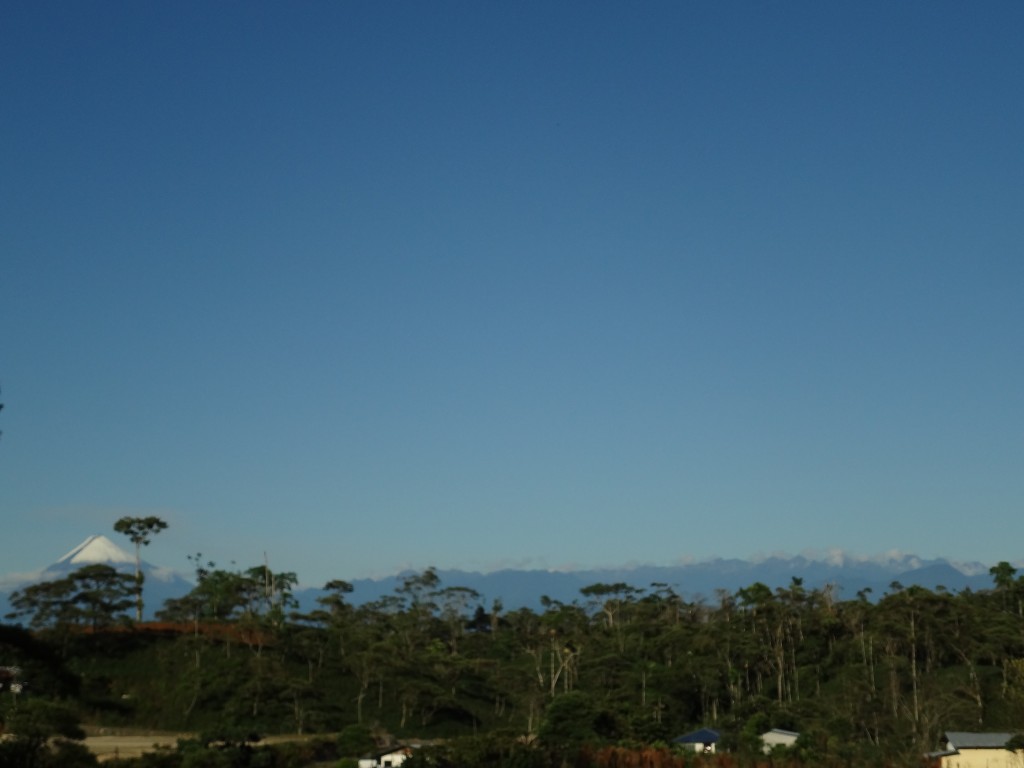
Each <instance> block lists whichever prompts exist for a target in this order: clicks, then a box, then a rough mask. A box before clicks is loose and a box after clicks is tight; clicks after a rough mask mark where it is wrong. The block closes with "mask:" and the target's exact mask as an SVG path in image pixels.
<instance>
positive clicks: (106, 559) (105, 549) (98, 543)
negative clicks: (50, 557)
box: [56, 536, 135, 567]
mask: <svg viewBox="0 0 1024 768" xmlns="http://www.w3.org/2000/svg"><path fill="white" fill-rule="evenodd" d="M62 563H67V564H69V565H75V566H79V567H80V566H83V565H92V564H93V563H106V564H108V565H121V564H122V563H130V564H131V565H133V566H134V565H135V557H134V556H133V555H132V554H131V553H130V552H125V551H124V550H123V549H121V548H120V547H119V546H117V544H115V543H114V542H112V541H111V540H110V539H108V538H107V537H106V536H90V537H89V538H87V539H86V540H85V541H83V542H82V543H81V544H79V545H78V546H77V547H75V548H74V549H72V550H71V551H70V552H68V553H67V554H66V555H64V557H62V558H61V559H60V560H58V561H57V563H56V565H60V564H62Z"/></svg>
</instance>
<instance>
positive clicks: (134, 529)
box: [114, 515, 167, 621]
mask: <svg viewBox="0 0 1024 768" xmlns="http://www.w3.org/2000/svg"><path fill="white" fill-rule="evenodd" d="M166 527H167V523H165V522H164V521H163V520H161V519H160V518H159V517H155V516H153V515H150V516H149V517H122V518H121V519H120V520H118V521H117V522H116V523H114V530H115V531H116V532H117V533H123V534H124V535H125V536H127V537H128V538H129V539H131V541H132V544H134V545H135V600H136V602H135V620H136V621H142V555H141V549H142V547H144V546H146V547H148V546H149V540H150V537H151V536H154V535H155V534H157V533H160V531H162V530H164V529H165V528H166Z"/></svg>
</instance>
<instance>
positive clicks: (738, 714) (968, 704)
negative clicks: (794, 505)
mask: <svg viewBox="0 0 1024 768" xmlns="http://www.w3.org/2000/svg"><path fill="white" fill-rule="evenodd" d="M197 562H199V559H198V556H197ZM993 577H994V579H996V582H997V583H996V586H995V587H994V588H993V589H992V590H991V591H986V592H978V593H971V592H965V593H963V594H957V595H953V594H949V593H946V592H944V591H943V590H936V591H930V590H926V589H922V588H920V587H914V586H910V587H902V586H900V587H898V588H897V587H896V586H894V587H893V588H892V590H891V591H890V592H889V593H887V594H886V595H885V596H883V597H882V598H881V599H880V600H878V602H876V603H873V602H870V601H869V600H868V599H867V595H866V594H865V595H859V596H857V598H856V599H853V600H846V601H840V600H838V599H836V596H835V595H834V594H833V593H832V592H831V591H830V590H817V589H808V588H805V587H804V585H803V584H802V582H800V580H799V579H793V581H792V583H791V584H789V585H788V586H786V587H785V588H780V589H775V590H772V589H770V588H768V587H767V586H765V585H764V584H753V585H751V586H749V587H746V588H744V589H741V590H738V591H737V592H736V593H735V594H729V593H725V592H723V593H720V594H718V595H716V599H715V601H714V602H704V601H694V602H688V601H687V600H685V599H684V598H683V597H682V596H681V595H679V594H678V593H677V592H676V591H675V590H673V589H672V588H670V587H668V586H667V585H663V584H657V585H652V588H651V590H650V591H646V590H640V589H635V588H632V587H628V586H626V585H624V584H597V585H593V586H592V587H586V588H584V589H583V590H581V599H582V600H583V603H582V604H581V603H576V602H573V603H568V604H566V603H561V602H559V601H554V600H548V599H544V600H542V601H541V606H542V608H541V610H540V611H539V612H534V611H531V610H528V609H519V610H516V611H511V612H504V611H503V609H502V606H501V604H500V602H497V601H495V602H493V603H491V608H490V610H488V609H487V607H486V606H485V603H484V599H483V597H481V596H479V595H477V594H476V593H474V592H472V591H471V590H465V589H460V588H458V587H447V586H443V585H441V584H440V583H439V579H438V577H437V574H436V572H435V571H434V570H433V569H428V570H427V571H426V572H424V573H422V574H415V575H412V576H409V577H407V578H406V579H405V581H404V582H403V583H402V584H401V586H400V587H399V588H398V590H396V593H395V594H394V595H392V596H390V597H388V598H385V599H382V600H380V601H377V602H376V603H373V604H368V605H359V606H354V605H352V604H351V603H350V602H349V601H348V599H347V597H348V595H349V592H350V585H348V584H347V583H345V582H342V581H333V582H331V583H329V584H328V594H327V595H326V596H325V597H324V598H323V599H322V600H321V601H320V605H319V606H318V607H317V609H316V610H314V611H312V612H310V613H308V614H302V615H300V614H296V613H289V610H290V609H292V608H293V604H292V600H291V597H290V590H291V588H292V586H293V585H294V583H295V581H296V577H295V575H294V574H291V573H281V574H275V573H272V572H270V571H269V569H267V568H265V567H263V566H259V567H256V568H250V569H247V570H241V571H236V572H227V571H220V570H217V569H216V568H215V567H214V566H213V564H212V563H211V564H209V565H208V566H202V567H200V568H199V572H198V582H197V586H196V589H195V590H193V593H192V594H191V595H190V596H188V597H187V598H184V599H183V600H181V601H175V603H174V604H171V605H169V606H166V608H165V612H164V614H163V615H164V616H165V618H166V619H168V620H174V623H172V624H168V625H166V626H164V627H162V628H159V629H158V628H157V627H155V626H153V625H145V626H140V627H135V628H121V627H118V626H117V625H116V624H112V623H106V624H103V623H97V624H96V625H95V627H96V628H95V630H91V629H89V624H90V622H85V621H78V622H73V623H68V624H67V626H65V627H64V630H63V631H62V632H57V631H56V629H55V628H54V627H44V628H42V629H41V631H40V632H39V633H38V634H37V635H35V636H32V635H29V634H28V633H25V632H23V631H22V632H20V633H19V632H18V631H15V630H11V631H10V633H8V634H7V635H4V634H0V650H2V649H4V648H7V649H8V650H7V652H8V653H9V654H10V655H12V656H14V657H15V660H14V662H8V663H17V664H20V665H21V666H23V667H25V669H26V670H28V669H30V668H31V669H32V674H33V675H34V676H38V679H40V680H44V681H47V683H46V685H47V686H50V687H54V688H55V687H56V682H55V681H56V680H57V679H58V676H57V672H56V671H51V670H48V668H47V664H46V663H44V662H43V659H48V660H49V661H50V662H52V661H54V660H55V659H58V658H59V653H63V654H65V656H66V664H67V668H68V670H70V672H72V673H74V674H75V675H76V676H77V679H78V680H79V682H80V685H79V688H78V689H77V693H76V703H77V705H78V706H79V707H80V711H81V713H82V714H83V716H85V717H87V718H89V719H90V720H91V721H93V722H96V723H106V724H118V725H133V726H136V727H148V728H158V729H165V730H181V731H188V732H193V733H204V732H208V733H209V735H211V738H212V736H214V735H216V736H218V737H219V738H218V739H216V740H212V741H211V740H210V739H207V740H206V741H207V743H206V744H204V743H203V742H202V741H200V742H197V743H195V744H192V745H190V746H188V748H187V749H184V750H183V751H182V752H181V754H180V755H179V758H180V760H181V761H182V763H184V761H186V760H187V761H191V763H192V764H194V765H203V764H210V765H216V764H218V763H221V762H223V761H224V760H225V759H227V758H226V757H225V755H227V754H228V753H230V755H232V756H233V757H232V758H231V759H237V760H243V759H244V760H248V761H249V762H250V763H251V762H252V760H257V759H258V760H264V761H268V760H282V759H284V758H282V757H280V755H279V753H273V754H274V755H276V756H274V757H270V756H268V755H270V754H271V753H269V752H266V751H265V748H264V746H263V745H262V744H253V743H251V742H246V740H245V739H243V738H241V737H240V735H241V736H244V735H246V734H248V733H249V732H253V731H255V732H257V733H261V734H273V733H320V734H339V733H340V734H341V736H337V737H334V736H332V737H331V738H330V739H328V741H329V743H330V744H331V745H332V749H333V750H334V751H335V752H336V753H337V755H340V756H345V757H355V756H357V755H360V754H365V753H367V752H371V751H373V747H374V746H375V745H377V744H386V743H393V742H394V741H399V742H402V741H406V740H408V741H412V740H417V739H431V738H433V739H440V738H443V739H444V740H445V746H444V747H443V748H437V749H432V750H427V751H423V752H421V753H417V756H416V757H415V758H414V759H415V760H416V761H419V762H429V763H430V764H432V765H437V766H443V765H447V764H451V765H460V766H471V765H485V764H486V765H489V766H492V765H502V766H504V765H522V766H524V768H541V766H542V764H543V765H547V764H557V765H561V761H562V760H563V759H567V758H568V757H570V756H573V759H576V758H577V757H578V758H579V760H581V761H586V760H598V759H599V756H600V755H605V756H607V759H609V760H613V759H614V760H618V761H623V760H627V756H628V755H630V754H635V751H636V750H640V749H646V748H647V747H648V746H649V745H651V744H656V743H661V744H667V743H669V742H670V741H671V739H672V738H673V737H675V736H678V735H680V734H681V733H684V732H686V731H689V730H693V729H695V728H698V727H703V726H707V727H713V728H715V729H717V730H719V731H720V732H721V733H722V741H721V743H720V746H721V747H722V748H723V749H727V750H729V751H730V752H731V754H733V755H735V756H736V757H737V759H740V758H742V759H745V760H748V761H749V762H751V763H753V762H755V761H758V760H761V759H763V755H762V754H761V752H760V734H761V733H763V732H764V731H765V730H767V729H769V728H771V727H780V728H786V729H788V730H794V731H798V732H800V733H801V734H802V737H801V741H800V743H799V745H798V747H797V748H794V749H793V750H790V752H791V753H792V754H789V753H787V754H786V755H773V756H772V760H773V761H775V762H776V763H777V764H778V763H779V762H780V761H783V760H796V759H801V760H805V761H810V762H814V763H815V764H819V763H820V764H823V765H828V764H835V763H839V762H844V761H845V762H846V763H848V764H865V765H867V764H874V763H876V762H878V761H880V760H882V759H883V758H884V759H886V760H889V761H890V762H908V763H909V762H913V761H914V760H916V759H917V756H919V755H921V754H922V753H924V752H926V751H929V750H932V749H935V748H936V747H937V746H938V744H939V739H940V736H941V733H942V731H944V730H1008V731H1014V730H1016V729H1017V728H1018V727H1019V722H1020V718H1021V716H1024V616H1022V614H1021V611H1020V605H1019V601H1018V599H1017V598H1018V595H1021V594H1024V588H1022V585H1021V581H1020V578H1019V577H1017V576H1016V574H1015V571H1013V570H1012V569H1007V568H1000V569H998V571H997V572H994V573H993ZM59 610H60V606H59V605H56V606H54V612H53V613H51V614H49V615H50V616H51V617H53V616H56V615H58V613H59ZM5 637H6V638H8V642H7V644H6V646H5V645H4V638H5ZM47 643H53V646H52V648H53V649H59V652H58V651H56V650H51V649H50V648H51V646H48V645H47ZM43 649H47V650H45V652H44V651H43ZM0 663H3V662H2V661H0ZM58 667H59V665H56V664H54V665H53V669H54V670H56V669H57V668H58ZM67 689H68V688H67V686H65V690H67ZM52 692H53V693H56V690H53V691H52ZM0 695H2V692H0ZM239 729H241V730H239ZM212 744H220V748H214V747H213V746H211V745H212ZM613 748H618V749H623V750H625V751H622V752H615V751H609V750H613ZM294 749H295V750H298V749H299V748H298V747H295V748H294ZM630 750H634V752H630ZM286 751H287V750H286ZM660 754H661V753H657V755H660ZM657 755H654V753H652V756H651V759H654V758H655V757H657ZM243 756H244V757H243ZM588 756H589V757H588ZM684 757H685V756H684ZM147 759H150V758H147ZM151 759H153V760H158V759H163V758H157V757H154V758H151ZM288 759H291V758H288ZM295 759H296V760H298V759H299V758H298V757H296V758H295ZM600 759H605V758H600ZM629 759H632V758H629ZM657 759H659V760H660V759H661V757H657ZM687 759H690V758H687ZM154 768H162V766H156V764H154ZM175 768H177V766H175ZM410 768H415V763H414V764H413V765H412V766H410Z"/></svg>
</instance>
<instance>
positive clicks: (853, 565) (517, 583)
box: [297, 555, 992, 610]
mask: <svg viewBox="0 0 1024 768" xmlns="http://www.w3.org/2000/svg"><path fill="white" fill-rule="evenodd" d="M412 573H413V572H411V571H410V572H406V573H401V574H396V575H395V576H390V577H387V578H383V579H359V580H356V581H353V582H352V586H353V591H352V595H351V601H350V602H353V603H356V604H359V603H364V602H369V601H372V600H377V599H379V598H381V597H383V596H384V595H388V594H393V593H394V590H395V588H396V587H397V586H399V585H401V583H402V581H403V579H405V578H407V577H408V576H409V575H411V574H412ZM437 575H438V576H439V577H440V579H441V587H446V586H447V587H469V588H470V589H474V590H476V591H477V592H478V593H480V595H481V597H482V598H483V602H484V603H485V606H486V607H489V606H490V603H491V601H493V600H495V599H500V600H501V602H502V604H503V606H504V607H505V609H506V610H508V609H513V610H514V609H515V608H520V607H528V608H534V609H538V608H540V598H541V596H547V597H549V598H551V599H552V600H558V601H561V602H563V603H571V602H572V601H573V600H580V601H583V600H584V598H583V597H582V595H581V594H580V590H581V589H582V588H584V587H587V586H590V585H592V584H598V583H603V584H617V583H620V582H621V583H624V584H627V585H629V586H631V587H635V588H637V589H644V590H648V591H650V589H651V585H652V584H665V585H667V586H669V587H671V588H672V589H673V590H675V592H676V593H677V594H680V595H682V596H683V597H684V598H685V599H687V600H700V599H706V600H708V601H713V600H714V599H715V597H716V593H717V592H718V591H719V590H725V591H727V592H730V593H731V592H735V591H736V590H738V589H742V588H743V587H748V586H750V585H751V584H754V583H755V582H761V583H762V584H765V585H767V586H768V587H771V588H772V589H777V588H779V587H788V586H789V585H790V584H791V583H792V580H793V579H794V578H799V579H802V580H803V581H802V583H803V587H804V588H805V589H808V590H810V589H821V588H824V587H825V586H826V585H831V586H832V589H833V591H834V594H835V595H836V598H837V599H839V600H849V599H853V598H855V597H856V596H857V593H858V592H860V591H861V590H870V591H869V592H868V593H867V595H868V597H869V599H878V598H880V597H882V596H883V595H884V594H885V593H886V592H890V591H892V588H893V586H892V585H893V584H895V583H899V584H901V585H902V586H904V587H909V586H912V585H917V586H921V587H926V588H928V589H931V590H934V589H937V588H939V587H944V588H945V589H947V590H949V591H950V592H960V591H962V590H965V589H970V590H972V591H978V590H983V589H990V588H991V587H992V577H991V575H989V566H987V565H983V564H981V563H958V564H954V563H952V562H951V561H949V560H946V559H942V558H939V559H935V560H921V559H920V558H918V557H915V556H913V555H897V556H891V557H885V558H876V559H862V558H852V557H850V556H848V555H844V556H836V555H833V556H831V557H830V558H829V559H827V560H818V559H813V558H808V557H803V556H797V557H771V558H767V559H763V560H738V559H721V558H717V559H712V560H706V561H702V562H696V563H688V564H684V565H670V566H654V565H642V566H635V567H630V568H619V569H610V568H607V569H594V570H581V571H536V570H534V571H522V570H502V571H494V572H491V573H477V572H470V571H458V570H438V571H437ZM321 594H323V593H322V591H321V590H317V589H306V590H302V591H300V592H298V593H297V596H298V597H299V599H300V603H301V604H302V605H303V607H307V606H309V607H311V606H312V605H313V604H315V598H316V597H317V596H319V595H321Z"/></svg>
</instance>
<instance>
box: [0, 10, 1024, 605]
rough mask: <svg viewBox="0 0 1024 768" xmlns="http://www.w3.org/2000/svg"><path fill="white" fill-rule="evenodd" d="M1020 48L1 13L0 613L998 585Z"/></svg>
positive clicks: (725, 21)
mask: <svg viewBox="0 0 1024 768" xmlns="http://www.w3.org/2000/svg"><path fill="white" fill-rule="evenodd" d="M1022 33H1024V5H1021V4H1020V3H1017V2H989V3H983V4H967V3H961V2H905V3H891V2H858V3H820V2H785V3H777V2H756V3H755V2H730V3H709V2H675V1H673V2H646V3H605V2H591V1H588V2H579V3H575V2H562V3H550V2H538V3H530V2H516V3H477V2H472V3H471V2H464V3H463V2H436V3H422V2H393V3H369V2H367V3H356V2H351V3H348V2H305V3H260V2H246V3H231V2H225V3H215V4H211V3H187V2H175V3H162V4H161V3H136V2H100V3H74V2H65V3H58V2H39V3H27V2H26V3H21V2H17V3H15V2H12V3H6V4H4V6H3V7H2V8H0V92H2V93H3V107H2V110H0V167H2V169H3V170H2V173H0V262H2V265H3V268H2V277H0V329H2V332H0V386H2V398H3V402H4V403H5V404H6V408H5V409H4V411H3V413H2V414H0V429H2V430H3V437H2V440H0V518H2V521H3V526H4V542H5V543H4V546H3V555H2V564H0V572H3V573H6V572H13V571H27V570H31V569H34V568H38V567H41V566H43V565H46V564H48V563H50V562H52V561H53V560H55V559H56V558H57V557H59V556H60V555H62V554H63V553H64V552H65V551H67V550H68V549H70V548H71V547H73V546H74V545H76V544H77V543H78V542H79V541H80V540H82V539H83V538H85V537H86V536H88V535H90V534H94V533H104V534H107V535H109V536H111V537H112V538H115V539H116V538H118V537H117V536H116V534H114V533H113V531H112V526H113V523H114V521H115V520H116V519H117V518H119V517H121V516H123V515H150V514H155V515H159V516H161V517H163V518H164V519H165V520H166V521H167V522H168V523H169V524H170V527H169V528H168V530H167V531H165V532H164V533H162V534H160V536H159V537H158V538H157V539H155V540H154V542H153V544H152V545H151V546H150V547H149V549H148V550H147V551H146V553H145V554H146V556H147V558H148V559H150V560H152V561H153V562H156V563H159V564H161V565H167V566H172V567H178V568H180V569H181V570H183V571H187V570H188V562H187V559H186V556H187V555H188V554H192V553H195V552H202V553H203V556H204V558H207V559H213V560H214V561H216V562H217V563H218V565H222V566H225V567H228V566H229V565H230V564H231V563H235V564H237V565H238V566H239V567H248V566H250V565H255V564H258V563H261V562H263V559H264V553H266V556H267V557H269V559H270V562H271V564H272V566H274V567H275V568H277V569H280V570H292V571H295V572H297V573H298V575H299V578H300V581H301V582H303V583H305V584H310V585H316V584H317V583H322V582H323V581H325V580H327V579H330V578H358V577H364V576H369V575H383V574H388V573H392V572H394V571H396V570H398V569H400V568H403V567H414V568H423V567H426V566H428V565H436V566H438V567H442V568H449V567H458V568H465V569H476V570H492V569H495V568H498V567H528V568H567V567H581V566H606V565H624V564H629V563H639V562H646V563H659V564H669V563H673V562H678V561H680V560H686V559H697V560H701V559H706V558H709V557H713V556H726V557H734V556H735V557H752V556H758V555H765V554H771V553H778V552H784V553H789V554H795V553H799V552H804V551H808V550H810V551H825V550H828V549H832V548H839V549H843V550H846V551H848V552H852V553H859V554H864V555H870V554H877V553H882V552H887V551H890V550H899V551H903V552H910V553H914V554H918V555H921V556H923V557H934V556H948V557H952V558H955V559H963V560H980V561H982V562H986V563H995V562H997V561H999V560H1004V559H1005V560H1011V561H1017V560H1019V558H1020V557H1021V550H1020V547H1019V541H1020V539H1021V535H1022V534H1024V516H1022V515H1021V507H1022V502H1024V355H1022V340H1021V338H1022V337H1021V331H1022V328H1024V301H1022V296H1024V258H1022V255H1024V254H1022V245H1024V215H1022V211H1024V181H1022V180H1024V142H1022V140H1021V137H1024V47H1022V46H1021V45H1020V40H1021V35H1022ZM125 543H126V542H125Z"/></svg>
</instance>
